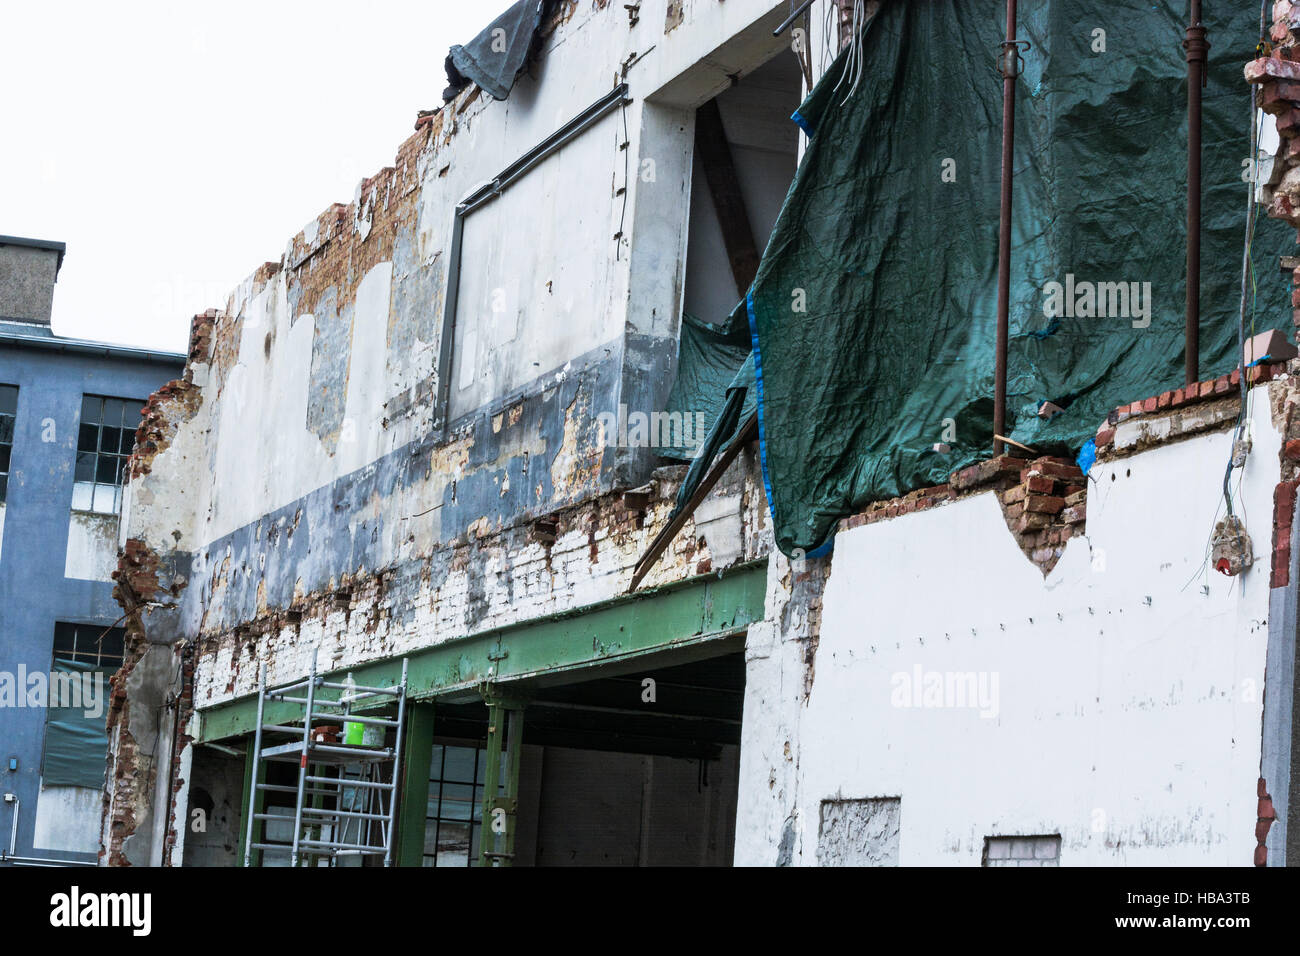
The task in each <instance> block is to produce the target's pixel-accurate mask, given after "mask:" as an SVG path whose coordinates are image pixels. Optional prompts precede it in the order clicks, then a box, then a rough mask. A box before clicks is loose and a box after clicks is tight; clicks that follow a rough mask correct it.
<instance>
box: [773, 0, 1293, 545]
mask: <svg viewBox="0 0 1300 956" xmlns="http://www.w3.org/2000/svg"><path fill="white" fill-rule="evenodd" d="M1205 6H1206V11H1205V12H1206V26H1207V27H1208V30H1209V38H1210V42H1211V44H1212V48H1211V52H1210V70H1209V83H1208V86H1207V87H1206V89H1205V92H1204V124H1203V130H1204V151H1203V157H1204V163H1203V170H1204V172H1203V181H1204V213H1203V215H1204V219H1203V251H1202V263H1203V266H1202V269H1203V272H1202V287H1201V288H1202V298H1201V354H1200V367H1201V369H1202V377H1203V378H1208V377H1210V376H1211V375H1215V374H1222V373H1223V372H1226V371H1229V370H1230V369H1232V368H1234V367H1235V365H1236V359H1235V350H1236V335H1237V331H1236V330H1237V313H1238V307H1239V297H1240V281H1241V272H1240V262H1241V256H1242V246H1243V241H1244V238H1245V218H1246V206H1247V195H1248V188H1247V186H1246V185H1245V183H1244V181H1243V178H1242V171H1243V161H1244V160H1246V159H1247V157H1248V156H1249V150H1250V147H1249V142H1250V140H1249V136H1250V122H1251V115H1252V113H1251V100H1250V95H1251V94H1250V89H1249V87H1248V86H1247V85H1246V83H1245V82H1244V80H1243V78H1242V65H1243V64H1244V63H1245V62H1246V61H1247V60H1249V59H1250V58H1251V57H1252V55H1253V52H1252V51H1253V49H1254V47H1255V44H1256V42H1257V41H1258V38H1259V27H1258V22H1259V8H1258V6H1253V8H1252V4H1226V3H1207V4H1206V5H1205ZM1003 9H1004V8H1003V5H1002V4H1001V3H997V2H990V0H985V2H975V0H926V2H904V0H886V2H885V3H884V4H883V5H882V8H881V10H880V12H879V13H878V14H877V15H876V16H875V17H874V18H873V19H872V20H871V21H869V23H868V25H867V27H866V30H865V33H864V35H863V37H862V43H863V52H864V62H865V68H864V70H863V74H862V76H861V78H860V81H859V82H858V83H857V88H856V90H854V91H853V92H852V95H851V96H850V95H849V86H850V84H851V82H852V78H851V77H845V78H844V80H843V82H841V71H842V70H843V68H844V64H845V62H846V59H845V57H844V56H841V58H840V59H839V60H838V61H837V63H836V64H835V65H834V66H833V67H832V69H831V70H830V71H829V73H828V75H827V76H826V77H825V78H824V79H823V80H822V82H821V83H820V84H819V85H818V86H817V88H816V89H815V90H814V91H813V93H812V94H811V95H810V96H809V98H808V100H807V101H806V102H805V103H804V104H803V105H802V106H801V107H800V108H799V111H798V113H796V114H795V120H796V122H798V123H799V124H800V125H801V126H803V128H804V129H805V131H807V132H809V133H810V135H811V138H810V140H809V143H808V147H807V152H806V154H805V156H804V157H803V160H802V162H801V163H800V166H799V169H798V172H797V174H796V178H795V181H794V184H793V185H792V187H791V190H790V193H789V195H788V197H787V199H786V203H785V206H784V208H783V210H782V212H781V214H780V217H779V219H778V221H777V224H776V227H775V229H774V231H773V234H772V237H771V239H770V241H769V243H768V246H767V249H766V252H765V253H764V255H763V259H762V263H761V265H760V267H759V271H758V276H757V278H756V279H755V281H754V284H753V287H752V289H751V290H750V295H749V299H748V301H749V318H750V324H751V331H752V344H753V347H754V350H755V359H756V366H757V373H758V391H759V405H760V425H761V447H762V457H763V468H764V479H765V481H766V482H767V485H768V497H769V500H770V502H771V507H772V513H773V520H774V525H775V531H776V541H777V544H778V545H779V547H780V548H781V550H782V551H784V552H785V553H787V554H790V553H792V552H793V551H794V550H795V549H802V550H804V551H807V552H812V551H813V550H814V549H816V548H817V547H818V546H819V545H822V544H823V543H824V542H825V541H826V540H827V539H828V537H829V535H830V534H831V532H832V531H833V529H834V526H835V523H836V521H837V520H838V519H839V518H840V517H842V516H844V515H846V514H851V513H853V512H854V511H856V510H858V509H860V508H861V507H863V506H864V505H865V504H867V503H868V502H870V501H873V500H878V499H882V498H887V497H891V496H894V495H898V494H901V493H904V492H906V491H907V490H909V489H911V488H915V487H920V486H923V485H930V484H937V483H941V482H943V481H946V480H947V476H948V475H949V474H950V473H951V472H952V471H953V470H954V469H955V468H958V467H961V466H963V465H965V464H969V463H971V462H973V461H977V460H980V459H982V458H986V457H988V456H989V454H990V453H991V447H992V418H993V371H994V341H995V334H996V301H997V240H998V197H999V181H1000V175H999V174H1000V168H999V166H1000V149H1001V127H1002V83H1001V78H1000V76H999V74H998V73H997V72H996V69H995V59H996V56H997V53H998V48H999V43H1000V41H1001V40H1002V33H1003V30H1004V27H1005V20H1004V16H1003ZM1186 13H1187V10H1186V5H1185V4H1169V3H1154V4H1152V3H1149V2H1147V3H1137V2H1123V0H1105V2H1101V0H1073V2H1069V3H1067V2H1063V0H1039V2H1029V3H1022V4H1021V5H1020V35H1021V37H1022V38H1024V39H1027V40H1028V41H1029V42H1030V44H1031V47H1030V48H1029V50H1028V51H1026V52H1025V54H1024V66H1023V72H1022V73H1021V75H1020V77H1019V79H1018V81H1017V83H1018V91H1017V95H1018V102H1017V114H1016V129H1015V136H1016V150H1015V193H1014V195H1015V209H1014V228H1013V252H1012V272H1011V276H1012V281H1011V309H1010V349H1009V359H1008V386H1007V392H1008V426H1007V427H1008V429H1009V430H1010V437H1011V438H1013V439H1015V440H1016V441H1019V442H1023V443H1025V444H1029V445H1032V446H1034V447H1035V448H1036V449H1039V450H1041V451H1044V452H1056V453H1061V452H1068V453H1070V454H1073V453H1075V452H1077V451H1078V449H1079V447H1080V446H1081V445H1082V444H1083V443H1084V442H1085V441H1086V440H1087V439H1089V438H1090V437H1091V436H1092V434H1093V433H1094V432H1095V430H1096V428H1097V426H1098V424H1099V423H1100V422H1101V421H1102V420H1103V419H1104V418H1105V416H1106V414H1107V412H1108V411H1109V410H1110V409H1111V408H1113V407H1114V406H1116V405H1117V404H1119V403H1121V402H1125V401H1132V400H1135V399H1138V398H1143V397H1146V396H1149V395H1152V394H1156V393H1158V392H1160V391H1163V390H1166V389H1171V388H1176V387H1177V386H1179V385H1181V384H1182V367H1183V366H1182V362H1183V359H1182V348H1183V312H1184V262H1185V259H1184V256H1185V246H1184V244H1185V236H1186V225H1185V216H1186V164H1187V154H1186V150H1187V145H1186V144H1187V135H1186V70H1187V65H1186V61H1185V57H1184V52H1183V49H1182V45H1181V41H1182V38H1183V35H1184V28H1185V18H1186ZM837 86H838V87H839V88H838V89H836V87H837ZM846 97H847V102H845V100H846ZM1294 246H1295V235H1294V231H1293V230H1291V229H1289V228H1287V227H1285V226H1284V225H1282V224H1281V223H1277V222H1274V221H1272V220H1267V219H1261V221H1260V223H1259V226H1258V228H1257V232H1256V236H1255V241H1254V258H1255V261H1256V262H1257V263H1258V267H1257V269H1256V270H1255V271H1256V273H1257V279H1258V301H1259V303H1260V313H1259V316H1258V318H1257V319H1256V321H1257V322H1258V324H1259V327H1260V328H1261V329H1263V328H1271V327H1281V326H1286V325H1289V306H1288V292H1287V287H1286V280H1285V278H1284V277H1283V276H1282V275H1281V274H1280V273H1279V270H1278V263H1277V256H1278V255H1279V254H1282V253H1284V252H1285V253H1289V252H1290V251H1292V250H1293V249H1294ZM1051 283H1060V288H1059V290H1058V289H1057V288H1056V287H1055V286H1052V285H1051ZM1067 291H1069V292H1070V293H1071V299H1072V301H1071V302H1069V303H1067V302H1065V301H1064V300H1065V293H1066V292H1067ZM1090 297H1091V300H1090ZM1124 299H1127V301H1123V300H1124ZM1058 305H1059V306H1060V308H1059V309H1057V308H1056V306H1058ZM1049 311H1050V312H1056V313H1058V314H1052V315H1049V314H1047V313H1048V312H1049ZM1247 321H1248V323H1249V322H1250V321H1251V319H1250V317H1249V314H1248V318H1247ZM1249 332H1250V329H1249V328H1248V329H1247V334H1249ZM1044 400H1051V401H1053V402H1055V403H1056V404H1057V405H1060V406H1062V407H1064V408H1065V413H1064V414H1062V415H1060V416H1058V417H1057V418H1055V419H1054V420H1052V421H1051V422H1046V421H1044V420H1042V419H1041V418H1039V417H1038V416H1037V414H1036V411H1037V408H1038V406H1039V404H1040V403H1041V402H1043V401H1044ZM940 442H944V443H946V444H948V445H949V446H951V452H949V453H946V454H944V453H940V452H936V451H934V450H932V446H934V445H935V444H936V443H940Z"/></svg>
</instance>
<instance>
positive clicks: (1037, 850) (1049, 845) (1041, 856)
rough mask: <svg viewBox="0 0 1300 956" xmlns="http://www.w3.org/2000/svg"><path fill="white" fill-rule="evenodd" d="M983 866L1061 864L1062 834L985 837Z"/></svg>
mask: <svg viewBox="0 0 1300 956" xmlns="http://www.w3.org/2000/svg"><path fill="white" fill-rule="evenodd" d="M982 865H983V866H1060V865H1061V836H1060V834H1057V833H1053V834H1048V835H1046V836H1000V837H985V838H984V860H983V862H982Z"/></svg>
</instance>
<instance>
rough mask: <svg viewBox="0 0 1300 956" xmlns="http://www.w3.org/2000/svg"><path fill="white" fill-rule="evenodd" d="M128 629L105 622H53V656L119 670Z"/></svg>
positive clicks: (56, 658) (57, 659) (58, 658)
mask: <svg viewBox="0 0 1300 956" xmlns="http://www.w3.org/2000/svg"><path fill="white" fill-rule="evenodd" d="M125 648H126V631H124V630H123V629H122V628H120V627H104V625H102V624H67V623H64V622H63V621H58V622H56V623H55V625H54V660H55V661H56V662H57V661H73V662H74V663H78V664H91V665H94V666H95V667H108V668H112V669H114V670H116V669H117V668H118V667H120V666H122V658H123V655H124V653H125Z"/></svg>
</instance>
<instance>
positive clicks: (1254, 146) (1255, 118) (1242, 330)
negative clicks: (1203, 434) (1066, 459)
mask: <svg viewBox="0 0 1300 956" xmlns="http://www.w3.org/2000/svg"><path fill="white" fill-rule="evenodd" d="M1267 7H1268V0H1262V2H1261V3H1260V9H1259V33H1260V36H1261V37H1263V36H1264V35H1265V34H1264V24H1265V20H1266V16H1267ZM1248 95H1249V97H1250V114H1249V115H1250V166H1249V169H1250V173H1251V175H1250V177H1249V179H1248V180H1247V184H1246V197H1247V198H1246V238H1245V242H1244V244H1243V245H1244V248H1243V249H1242V253H1241V303H1240V308H1239V309H1238V312H1237V365H1238V368H1239V369H1240V370H1241V377H1240V381H1239V382H1238V385H1239V387H1240V395H1241V407H1240V408H1239V409H1238V410H1237V424H1236V426H1235V427H1234V429H1233V433H1232V447H1231V448H1230V449H1229V451H1228V466H1227V468H1226V469H1224V472H1223V502H1224V505H1225V507H1226V508H1227V512H1228V517H1229V518H1231V517H1234V512H1233V508H1232V484H1231V482H1232V471H1233V469H1234V468H1236V467H1240V466H1243V465H1244V464H1245V459H1244V455H1239V454H1238V449H1239V448H1240V447H1241V446H1240V442H1241V439H1242V435H1243V433H1244V432H1245V428H1246V412H1247V400H1248V395H1249V384H1248V382H1247V378H1248V377H1249V369H1248V368H1247V367H1246V297H1247V292H1248V285H1247V283H1249V287H1250V288H1252V290H1253V286H1254V282H1253V281H1252V280H1253V277H1254V272H1255V264H1254V261H1253V260H1252V258H1251V248H1252V246H1253V244H1254V241H1255V216H1256V207H1257V205H1258V204H1257V202H1256V196H1255V191H1256V188H1257V182H1258V178H1259V137H1260V132H1261V124H1262V122H1263V117H1262V116H1261V115H1260V112H1259V110H1258V108H1257V107H1256V105H1255V90H1254V88H1253V87H1252V88H1250V91H1249V94H1248ZM1254 322H1255V308H1254V302H1253V296H1252V303H1251V331H1252V332H1253V331H1254Z"/></svg>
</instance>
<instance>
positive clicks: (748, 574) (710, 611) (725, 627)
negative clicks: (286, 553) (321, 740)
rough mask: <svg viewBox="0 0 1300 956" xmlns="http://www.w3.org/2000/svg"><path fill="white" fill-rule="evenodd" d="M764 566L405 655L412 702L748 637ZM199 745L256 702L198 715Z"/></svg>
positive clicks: (386, 677) (396, 672) (382, 669)
mask: <svg viewBox="0 0 1300 956" xmlns="http://www.w3.org/2000/svg"><path fill="white" fill-rule="evenodd" d="M766 592H767V562H766V561H765V560H763V561H757V562H753V563H751V564H747V565H741V566H740V567H738V568H734V569H732V570H731V571H730V572H728V573H724V574H723V575H722V576H721V577H718V576H715V575H710V576H707V577H703V578H694V579H692V580H690V581H686V582H682V583H680V584H675V585H669V586H666V587H662V588H657V589H654V590H647V591H642V592H637V593H634V594H629V595H623V596H621V597H618V598H614V599H612V600H610V601H605V602H603V603H601V604H594V605H590V606H588V607H584V608H576V609H574V610H572V611H567V612H565V613H562V614H557V615H552V616H550V617H547V618H542V619H539V620H534V621H525V622H521V623H519V624H514V625H511V626H509V627H504V628H500V629H497V630H493V631H486V632H484V633H482V634H476V635H473V636H471V637H462V638H458V639H455V640H450V641H444V642H442V643H440V644H435V645H433V646H431V647H426V648H423V649H420V650H417V651H412V652H407V653H406V654H405V655H404V656H406V657H407V658H408V659H409V661H410V668H409V671H408V674H407V677H408V685H407V686H408V688H409V693H410V697H411V699H414V700H432V699H434V698H448V699H451V700H457V699H461V700H474V699H477V697H478V694H477V687H478V685H479V684H481V683H484V682H492V683H495V684H497V685H502V686H504V685H509V684H511V683H516V682H528V681H532V682H539V683H540V682H545V681H546V679H548V678H550V679H552V680H554V679H557V678H559V677H560V676H565V677H567V678H569V679H572V678H575V677H576V676H577V675H576V674H575V673H574V672H578V671H582V670H585V669H587V668H590V667H594V666H602V667H606V668H609V667H611V666H616V665H618V664H631V665H633V666H635V665H636V664H638V663H640V662H642V661H643V659H644V658H646V657H649V656H652V655H659V654H663V653H665V652H668V651H685V650H688V649H698V648H699V647H700V646H701V645H703V644H706V643H708V642H710V641H714V640H716V639H718V638H724V637H729V636H732V635H735V634H738V633H740V632H742V631H744V630H745V629H746V628H747V627H748V626H749V625H750V624H752V623H754V622H755V621H761V620H762V619H763V602H764V598H765V596H766ZM347 671H351V673H352V675H353V677H354V678H355V680H356V682H357V683H358V684H363V685H366V686H371V687H374V686H382V685H392V684H397V683H399V682H400V681H401V676H402V659H401V656H398V657H392V658H387V659H385V660H381V661H374V662H372V663H368V664H361V665H357V666H353V667H350V668H345V669H344V670H340V671H335V672H333V673H331V674H329V675H326V679H327V680H342V679H343V677H344V676H345V675H346V673H347ZM295 710H297V712H298V714H299V715H301V712H302V708H301V706H298V707H296V708H295V706H294V705H293V704H284V703H279V702H274V701H268V702H267V704H266V714H265V722H266V723H268V724H274V723H277V722H279V721H283V720H289V719H291V718H292V716H293V713H294V711H295ZM200 717H201V724H200V733H199V741H200V742H204V743H206V742H209V741H216V740H223V739H225V738H228V737H236V736H239V735H242V734H247V733H251V732H252V731H253V729H254V726H253V725H254V724H255V723H256V720H257V696H256V694H250V695H248V696H246V697H241V698H239V699H238V700H234V701H230V702H227V703H224V704H220V705H218V706H216V707H211V708H207V709H201V710H200Z"/></svg>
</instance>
